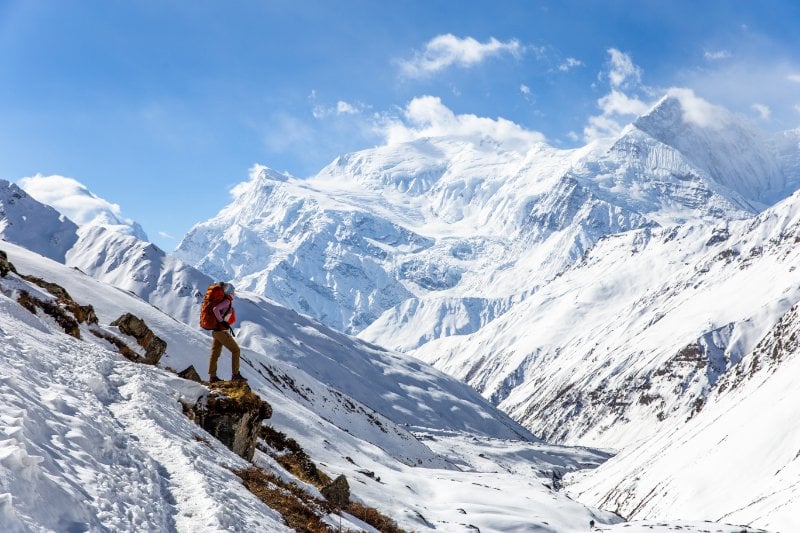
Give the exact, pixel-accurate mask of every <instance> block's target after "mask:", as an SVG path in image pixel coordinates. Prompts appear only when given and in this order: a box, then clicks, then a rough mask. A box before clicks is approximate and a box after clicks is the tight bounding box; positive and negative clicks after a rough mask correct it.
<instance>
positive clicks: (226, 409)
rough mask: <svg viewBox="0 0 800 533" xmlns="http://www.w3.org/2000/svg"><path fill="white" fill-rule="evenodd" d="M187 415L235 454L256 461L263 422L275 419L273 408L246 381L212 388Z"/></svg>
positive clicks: (230, 382)
mask: <svg viewBox="0 0 800 533" xmlns="http://www.w3.org/2000/svg"><path fill="white" fill-rule="evenodd" d="M184 412H185V413H186V415H187V416H188V417H189V418H191V419H192V420H194V421H195V423H196V424H197V425H199V426H200V427H202V428H203V429H205V430H206V431H208V432H209V433H210V434H211V435H213V436H214V437H216V438H217V439H218V440H219V441H220V442H222V443H223V444H224V445H225V446H227V447H228V448H230V449H231V451H233V452H234V453H235V454H237V455H239V456H240V457H243V458H244V459H247V460H248V461H249V460H251V459H252V458H253V454H254V453H255V449H256V443H257V441H258V436H259V432H260V429H261V422H263V421H264V420H265V419H267V418H270V417H271V416H272V406H270V405H269V404H268V403H267V402H265V401H264V400H262V399H261V398H260V397H259V396H258V395H257V394H255V393H254V392H253V391H252V390H250V387H249V386H248V385H247V383H245V382H241V381H221V382H217V383H214V384H212V385H211V392H210V393H209V394H208V396H206V397H204V398H201V400H199V401H198V402H197V403H196V404H195V405H185V404H184Z"/></svg>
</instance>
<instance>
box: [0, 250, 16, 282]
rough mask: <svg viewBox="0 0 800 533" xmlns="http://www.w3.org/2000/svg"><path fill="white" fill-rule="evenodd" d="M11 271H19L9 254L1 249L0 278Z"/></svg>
mask: <svg viewBox="0 0 800 533" xmlns="http://www.w3.org/2000/svg"><path fill="white" fill-rule="evenodd" d="M9 272H13V273H14V274H16V273H17V269H16V268H14V264H13V263H12V262H11V261H9V260H8V256H7V255H6V253H5V252H4V251H3V250H0V278H4V277H6V276H7V275H8V273H9Z"/></svg>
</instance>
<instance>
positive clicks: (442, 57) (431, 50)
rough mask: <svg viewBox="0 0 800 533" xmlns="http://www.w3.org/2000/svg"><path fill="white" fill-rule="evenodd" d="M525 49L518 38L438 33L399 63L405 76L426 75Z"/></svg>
mask: <svg viewBox="0 0 800 533" xmlns="http://www.w3.org/2000/svg"><path fill="white" fill-rule="evenodd" d="M523 50H524V47H523V46H522V44H521V43H520V42H519V41H517V40H516V39H511V40H509V41H505V42H501V41H499V40H497V39H495V38H494V37H492V38H490V39H489V40H488V41H486V42H485V43H481V42H479V41H477V40H476V39H474V38H473V37H465V38H460V37H456V36H455V35H452V34H450V33H448V34H445V35H438V36H436V37H434V38H433V39H431V40H430V41H428V43H427V44H426V45H425V48H424V49H423V50H421V51H417V52H415V54H414V57H413V58H412V59H408V60H401V61H399V64H400V70H401V72H402V74H403V75H404V76H406V77H409V78H422V77H425V76H428V75H431V74H435V73H437V72H439V71H441V70H444V69H446V68H448V67H451V66H459V67H462V68H469V67H473V66H476V65H478V64H480V63H482V62H484V61H485V60H487V59H488V58H490V57H493V56H498V55H502V54H511V55H513V56H520V55H521V54H522V52H523Z"/></svg>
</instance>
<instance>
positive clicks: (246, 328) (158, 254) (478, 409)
mask: <svg viewBox="0 0 800 533" xmlns="http://www.w3.org/2000/svg"><path fill="white" fill-rule="evenodd" d="M79 233H80V239H79V240H78V242H77V243H76V245H75V246H74V247H73V248H72V249H71V250H70V252H69V254H68V258H67V259H68V260H67V264H68V265H69V266H73V267H76V268H78V269H80V270H81V271H83V272H86V273H87V274H90V275H92V276H93V277H95V278H97V279H101V280H103V281H105V282H107V283H111V284H113V285H114V286H116V287H119V288H121V289H124V290H126V291H130V292H131V293H133V294H135V295H137V296H139V297H140V298H142V299H144V300H146V301H148V302H149V303H151V304H153V305H155V306H156V307H158V308H159V309H161V310H163V311H165V312H169V313H170V314H171V315H172V316H174V317H175V318H177V319H179V320H181V321H183V322H184V323H186V324H189V325H191V326H193V327H196V326H195V325H196V324H197V322H198V316H199V309H200V303H201V301H202V297H203V294H204V293H205V290H206V288H207V287H208V285H210V284H211V283H212V282H213V280H212V279H211V278H208V277H206V276H205V275H204V274H201V273H200V272H198V271H197V270H195V269H194V268H192V267H190V266H188V265H187V264H185V263H183V262H181V261H179V260H176V259H175V258H172V257H170V256H168V255H166V254H164V253H163V252H162V251H161V250H159V249H158V248H157V247H155V246H154V245H152V244H149V243H145V242H142V241H139V240H137V239H135V238H133V237H129V236H126V235H121V234H118V233H113V232H109V231H106V230H104V229H102V228H82V229H81V230H80V232H79ZM237 316H238V317H239V324H238V335H237V339H238V341H239V343H240V344H241V345H242V346H246V347H250V348H253V349H254V350H257V351H259V352H261V353H265V354H266V355H268V356H269V357H271V358H274V359H276V360H282V361H285V362H287V363H288V364H291V365H294V366H296V367H298V368H300V369H302V370H303V371H305V372H307V373H309V374H311V375H312V376H314V377H315V378H316V379H318V380H320V381H322V382H324V383H326V384H328V385H330V386H331V387H333V388H335V389H337V390H339V391H341V392H344V393H345V394H347V395H348V396H350V397H352V398H355V399H356V400H358V401H360V402H362V403H364V404H366V405H369V406H370V407H372V408H373V409H374V410H376V411H378V412H380V413H383V414H385V415H386V416H388V417H389V418H391V419H393V420H394V421H395V422H396V423H399V424H404V425H406V426H410V427H421V428H430V429H439V430H470V431H474V432H476V433H480V434H483V435H487V436H491V437H496V438H498V437H499V438H523V439H528V440H531V439H533V436H532V435H531V434H530V433H529V432H527V431H525V430H523V429H522V428H520V427H519V426H518V425H517V424H516V423H514V422H512V421H511V420H510V419H509V418H508V417H507V416H506V415H505V414H503V413H501V412H499V411H497V410H496V409H495V408H494V407H491V406H490V405H489V404H488V403H487V402H486V401H485V400H484V399H483V398H482V397H481V396H480V395H479V394H477V393H476V392H475V390H474V389H472V388H470V387H468V386H466V385H464V384H463V383H461V382H458V381H456V380H455V379H453V378H451V377H450V376H447V375H446V374H444V373H442V372H441V371H437V370H434V369H432V368H431V367H429V366H427V365H424V364H420V362H419V360H417V359H416V358H413V357H410V356H404V355H400V354H396V353H392V352H389V351H386V350H384V349H382V348H379V347H377V346H373V345H369V344H368V343H365V342H364V341H360V340H358V339H355V338H353V337H349V336H347V335H344V334H341V333H338V332H335V331H332V330H330V329H328V328H327V327H324V326H322V325H321V324H319V323H317V322H314V321H313V320H310V319H309V318H308V317H305V316H302V315H298V314H297V313H296V312H295V311H292V310H290V309H286V308H283V307H281V306H278V305H276V304H275V303H274V302H271V301H269V300H267V299H265V298H263V297H259V296H257V295H253V294H248V293H246V292H238V291H237ZM206 351H207V350H206ZM198 368H199V369H200V370H203V369H204V366H202V365H201V366H200V367H198ZM434 391H435V392H434Z"/></svg>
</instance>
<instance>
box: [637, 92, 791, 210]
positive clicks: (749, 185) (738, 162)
mask: <svg viewBox="0 0 800 533" xmlns="http://www.w3.org/2000/svg"><path fill="white" fill-rule="evenodd" d="M633 126H634V127H635V128H636V129H638V130H641V131H643V132H645V133H647V134H648V135H650V136H651V137H653V138H654V139H656V140H658V141H660V142H662V143H664V144H665V145H668V146H670V147H673V148H675V149H676V150H677V151H679V152H680V153H681V154H682V155H683V156H684V157H685V158H686V160H687V161H688V162H689V163H690V164H691V165H693V166H694V167H696V168H698V169H700V170H701V171H703V173H704V174H706V175H707V176H708V177H709V178H711V179H712V180H713V181H714V182H715V183H716V184H719V185H721V186H723V187H726V188H728V189H730V190H732V191H734V192H735V193H737V194H739V195H741V196H742V197H743V198H744V199H745V200H746V201H748V202H750V203H751V204H752V205H753V207H754V209H756V210H762V209H764V208H765V207H767V206H769V205H771V204H773V203H775V202H776V201H778V200H779V199H781V198H784V197H785V196H786V195H787V194H789V193H790V192H791V191H792V190H794V188H795V186H796V185H797V183H798V180H800V177H798V176H787V175H786V172H785V170H784V169H782V168H781V165H780V162H779V159H780V157H779V154H778V153H776V148H775V147H774V146H773V142H772V141H771V140H770V138H769V137H768V136H767V135H766V134H764V133H763V132H760V131H758V130H757V129H756V128H755V127H754V126H753V125H752V124H750V123H749V122H748V121H747V120H745V119H744V118H741V117H739V116H737V115H735V114H733V113H731V112H730V111H728V110H727V109H725V108H722V107H719V106H716V105H713V104H711V103H709V102H707V101H706V100H704V99H702V98H700V97H698V96H696V95H695V94H694V93H693V92H692V91H690V90H688V89H671V90H670V91H669V92H668V93H667V94H666V95H665V96H664V97H663V98H662V99H661V100H660V101H659V102H658V103H657V104H656V105H655V106H653V108H652V109H651V110H650V111H649V112H648V113H646V114H645V115H642V116H641V117H639V118H638V119H636V120H635V121H634V122H633ZM790 178H791V179H790Z"/></svg>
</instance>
